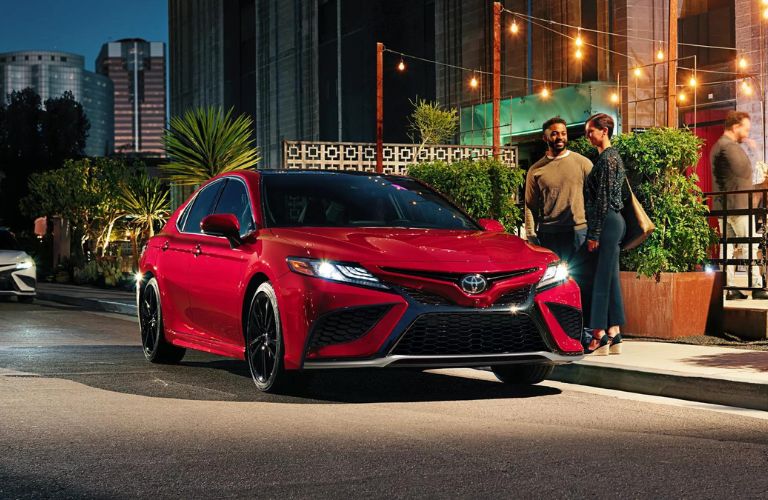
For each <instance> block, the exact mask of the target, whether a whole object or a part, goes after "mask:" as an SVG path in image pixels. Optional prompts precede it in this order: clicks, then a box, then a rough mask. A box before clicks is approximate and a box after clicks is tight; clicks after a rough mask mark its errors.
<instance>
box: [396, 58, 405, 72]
mask: <svg viewBox="0 0 768 500" xmlns="http://www.w3.org/2000/svg"><path fill="white" fill-rule="evenodd" d="M397 70H398V71H405V61H403V58H402V57H401V58H400V62H399V63H398V65H397Z"/></svg>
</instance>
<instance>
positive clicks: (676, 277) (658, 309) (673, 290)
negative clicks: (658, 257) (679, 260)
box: [620, 271, 724, 339]
mask: <svg viewBox="0 0 768 500" xmlns="http://www.w3.org/2000/svg"><path fill="white" fill-rule="evenodd" d="M620 274H621V277H620V281H621V293H622V294H623V296H624V309H625V313H626V320H627V322H626V324H625V325H624V328H623V331H625V332H626V333H628V334H630V335H633V336H638V337H654V338H664V339H673V338H677V337H688V336H691V335H704V334H705V333H715V332H717V333H720V332H722V325H723V283H724V276H723V273H722V272H720V271H718V272H706V273H705V272H693V273H662V274H661V279H660V280H659V281H656V279H655V278H645V277H640V278H638V277H637V273H635V272H621V273H620Z"/></svg>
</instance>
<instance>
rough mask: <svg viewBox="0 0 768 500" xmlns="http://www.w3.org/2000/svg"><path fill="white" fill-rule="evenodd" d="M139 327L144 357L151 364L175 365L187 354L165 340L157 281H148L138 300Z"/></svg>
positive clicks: (154, 279) (153, 279) (181, 348)
mask: <svg viewBox="0 0 768 500" xmlns="http://www.w3.org/2000/svg"><path fill="white" fill-rule="evenodd" d="M139 327H140V328H141V346H142V348H143V350H144V357H145V358H147V361H149V362H151V363H163V364H176V363H178V362H179V361H181V358H183V357H184V353H186V352H187V350H186V349H184V348H183V347H177V346H175V345H172V344H170V343H169V342H168V341H167V340H165V329H164V327H163V311H162V308H161V307H160V288H159V287H158V284H157V279H156V278H152V279H150V280H149V281H148V282H147V284H146V286H145V287H144V290H143V291H142V292H141V296H140V299H139Z"/></svg>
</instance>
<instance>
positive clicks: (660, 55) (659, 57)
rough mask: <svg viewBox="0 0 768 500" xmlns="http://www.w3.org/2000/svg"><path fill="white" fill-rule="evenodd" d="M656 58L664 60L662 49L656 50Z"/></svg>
mask: <svg viewBox="0 0 768 500" xmlns="http://www.w3.org/2000/svg"><path fill="white" fill-rule="evenodd" d="M656 59H658V60H659V61H663V60H664V51H663V50H661V49H659V51H658V52H656Z"/></svg>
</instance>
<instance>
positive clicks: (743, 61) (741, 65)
mask: <svg viewBox="0 0 768 500" xmlns="http://www.w3.org/2000/svg"><path fill="white" fill-rule="evenodd" d="M747 66H749V63H748V62H747V59H746V58H745V57H740V58H739V69H747Z"/></svg>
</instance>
